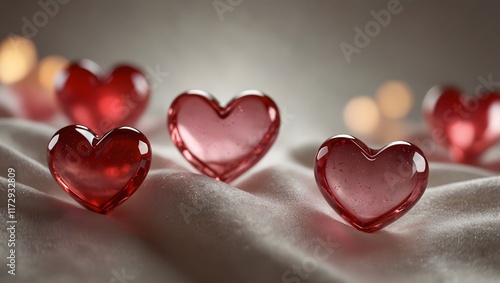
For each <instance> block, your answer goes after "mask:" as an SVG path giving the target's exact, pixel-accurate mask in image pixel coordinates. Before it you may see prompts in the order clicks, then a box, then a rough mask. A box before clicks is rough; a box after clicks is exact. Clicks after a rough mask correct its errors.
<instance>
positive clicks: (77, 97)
mask: <svg viewBox="0 0 500 283" xmlns="http://www.w3.org/2000/svg"><path fill="white" fill-rule="evenodd" d="M97 73H99V67H98V66H97V65H96V64H95V63H93V62H91V61H88V60H83V61H80V62H76V63H72V64H70V65H69V66H68V67H67V68H66V69H65V70H64V71H62V72H60V73H59V75H58V77H57V80H56V93H57V98H58V100H59V104H60V106H61V107H62V109H63V111H64V112H65V113H66V114H67V115H68V117H69V118H70V119H71V120H72V121H73V122H74V123H75V124H82V125H85V126H87V127H89V128H90V129H92V130H93V131H94V132H96V133H98V134H100V135H101V134H103V133H105V132H107V131H109V130H110V129H113V128H116V127H120V126H132V125H134V124H135V122H136V121H137V120H138V119H139V117H140V116H141V114H142V113H143V112H144V110H145V109H146V106H147V104H148V101H149V94H150V88H149V83H148V81H147V79H146V77H145V76H144V75H143V74H142V73H141V72H140V71H139V70H137V69H135V68H133V67H130V66H118V67H116V68H115V69H114V70H113V72H111V74H109V75H108V76H105V77H100V76H99V75H98V74H97Z"/></svg>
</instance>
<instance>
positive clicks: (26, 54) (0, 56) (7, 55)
mask: <svg viewBox="0 0 500 283" xmlns="http://www.w3.org/2000/svg"><path fill="white" fill-rule="evenodd" d="M36 62H37V53H36V47H35V44H34V43H33V42H32V41H31V40H29V39H27V38H24V37H21V36H9V37H7V38H6V39H5V40H4V41H2V42H1V43H0V83H3V84H5V85H11V84H14V83H16V82H18V81H20V80H22V79H23V78H24V77H26V75H28V74H29V73H30V71H31V70H33V68H34V67H35V65H36Z"/></svg>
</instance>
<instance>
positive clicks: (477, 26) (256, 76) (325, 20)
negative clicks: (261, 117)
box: [0, 0, 500, 144]
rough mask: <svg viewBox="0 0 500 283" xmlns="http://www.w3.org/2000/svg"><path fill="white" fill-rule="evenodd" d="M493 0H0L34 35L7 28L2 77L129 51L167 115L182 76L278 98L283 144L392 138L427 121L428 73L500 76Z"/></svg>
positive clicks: (0, 14)
mask: <svg viewBox="0 0 500 283" xmlns="http://www.w3.org/2000/svg"><path fill="white" fill-rule="evenodd" d="M499 10H500V2H499V1H493V0H492V1H480V2H475V1H451V0H447V1H439V2H438V1H430V0H427V1H424V0H414V1H411V0H401V1H395V0H391V1H388V0H377V1H328V0H308V1H304V0H273V1H269V0H215V1H214V0H189V1H186V0H162V1H160V0H145V1H131V0H128V1H96V0H93V1H79V0H59V1H58V0H39V1H22V2H21V1H14V0H9V1H7V0H3V1H2V4H1V9H0V19H1V21H2V24H1V25H0V38H3V39H6V38H7V37H8V36H13V35H18V36H24V37H26V38H28V40H26V42H24V41H23V40H20V39H16V40H14V42H15V44H16V45H18V46H23V47H22V48H17V49H16V50H18V51H19V50H22V52H21V53H19V52H17V51H16V52H14V51H12V50H10V51H9V50H8V49H9V48H10V47H8V46H12V42H10V43H8V42H7V43H6V42H5V41H4V43H3V44H2V47H1V48H0V82H1V83H3V85H4V88H3V89H4V90H5V89H9V90H12V89H14V90H15V89H16V87H18V85H19V84H20V83H19V82H20V81H22V80H27V79H26V76H27V74H29V73H30V72H32V73H33V70H34V69H37V68H38V69H37V70H38V71H37V72H38V73H37V74H38V75H37V76H36V77H37V78H35V79H34V80H39V81H40V83H41V85H43V86H45V87H46V89H47V93H50V89H51V83H52V81H53V78H54V76H55V75H54V74H55V73H56V71H58V70H59V69H61V68H63V67H64V65H65V63H66V62H67V61H66V60H69V61H73V60H77V59H82V58H87V59H90V60H92V61H94V62H96V63H97V64H99V65H100V66H101V67H102V68H103V69H104V70H110V69H111V68H112V66H113V65H116V64H118V63H122V62H129V63H132V64H134V65H136V66H139V67H141V68H142V69H143V70H144V72H145V73H146V75H147V76H148V78H149V80H150V83H151V85H152V101H151V103H150V105H149V108H148V112H147V113H148V115H150V116H153V117H157V118H155V119H156V120H158V121H160V122H161V123H162V125H164V120H165V115H166V109H167V108H168V106H169V105H170V103H171V102H172V100H173V99H174V98H175V97H176V96H177V95H178V94H179V93H181V92H183V91H185V90H187V89H203V90H206V91H208V92H210V93H212V94H214V95H215V96H216V97H217V98H218V99H219V101H220V102H221V103H226V102H227V101H229V100H230V99H231V98H232V97H233V96H235V95H237V94H239V93H240V92H241V91H243V90H246V89H259V90H261V91H263V92H265V93H267V94H269V95H270V96H271V97H273V98H274V99H275V100H276V102H277V104H278V105H279V106H280V109H281V112H282V116H283V117H282V118H283V120H284V123H283V133H282V135H281V137H280V140H279V141H278V142H279V143H281V144H283V143H284V140H287V143H290V142H291V143H293V144H300V143H303V142H308V141H310V140H322V139H323V140H324V139H326V138H327V137H329V136H331V135H334V134H338V133H342V132H348V133H352V134H358V135H360V136H361V137H365V138H368V139H371V140H374V141H376V142H387V141H388V140H391V139H393V138H398V136H402V135H401V133H403V132H405V131H407V130H408V129H413V128H419V127H423V122H422V118H421V103H422V99H423V97H424V95H425V94H426V92H427V91H428V90H429V89H430V88H431V87H432V86H434V85H436V84H442V83H451V84H455V85H457V86H459V87H460V88H462V89H463V90H464V91H466V92H467V93H470V94H472V93H474V91H475V89H476V87H477V86H478V85H479V84H482V83H483V82H482V81H481V79H480V78H483V81H484V80H485V79H486V80H487V79H488V77H490V78H492V80H493V81H498V82H500V64H499V62H498V58H499V56H498V52H499V50H500V34H499V32H500V17H498V11H499ZM31 42H32V43H33V44H32V45H31ZM35 47H36V55H35V53H34V52H35V51H34V48H35ZM13 54H14V55H13ZM53 55H57V56H60V57H49V59H47V60H46V62H45V63H43V62H44V61H43V58H47V56H53ZM36 57H37V58H38V60H40V61H39V63H38V65H36V63H34V60H35V59H34V58H36ZM47 62H48V63H47ZM30 70H31V71H30ZM32 77H33V75H32ZM32 80H33V78H32ZM21 85H22V83H21ZM5 86H7V88H6V87H5ZM4 92H5V91H4ZM11 92H12V91H11ZM49 95H50V94H49ZM9 97H12V96H5V95H3V96H2V98H1V99H2V100H3V101H2V102H1V104H2V105H3V106H4V107H5V105H7V104H9V105H10V104H13V101H10V99H11V98H9ZM9 107H10V106H9Z"/></svg>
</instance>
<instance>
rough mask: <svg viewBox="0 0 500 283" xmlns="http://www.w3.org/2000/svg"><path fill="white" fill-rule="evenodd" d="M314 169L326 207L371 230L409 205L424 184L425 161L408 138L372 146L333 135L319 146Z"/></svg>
mask: <svg viewBox="0 0 500 283" xmlns="http://www.w3.org/2000/svg"><path fill="white" fill-rule="evenodd" d="M314 174H315V177H316V182H317V184H318V187H319V189H320V191H321V193H322V194H323V196H324V197H325V199H326V200H327V201H328V203H329V204H330V205H331V206H332V208H333V209H334V210H335V211H336V212H337V213H338V214H339V215H340V216H341V217H342V218H343V219H344V220H345V221H347V222H348V223H349V224H351V225H352V226H353V227H354V228H356V229H358V230H361V231H363V232H368V233H371V232H375V231H377V230H380V229H382V228H383V227H385V226H387V225H388V224H390V223H392V222H394V221H395V220H396V219H398V218H399V217H401V216H402V215H404V214H405V213H406V212H408V210H409V209H410V208H412V207H413V206H414V205H415V203H416V202H417V201H418V200H419V199H420V197H421V196H422V194H423V193H424V191H425V188H426V186H427V179H428V176H429V166H428V164H427V160H426V158H425V156H424V154H423V153H422V151H421V150H420V149H419V148H418V147H416V146H415V145H413V144H410V143H408V142H404V141H397V142H393V143H390V144H388V145H387V146H385V147H383V148H382V149H380V150H374V149H371V148H369V147H368V146H366V145H365V144H364V143H363V142H362V141H360V140H358V139H357V138H355V137H352V136H349V135H338V136H335V137H332V138H330V139H328V140H327V141H325V142H324V143H323V144H322V145H321V146H320V148H319V150H318V153H317V154H316V159H315V166H314Z"/></svg>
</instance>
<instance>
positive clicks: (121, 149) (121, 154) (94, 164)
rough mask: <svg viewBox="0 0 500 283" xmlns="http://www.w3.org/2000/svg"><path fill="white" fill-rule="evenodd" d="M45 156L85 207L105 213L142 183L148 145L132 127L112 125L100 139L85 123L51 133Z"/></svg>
mask: <svg viewBox="0 0 500 283" xmlns="http://www.w3.org/2000/svg"><path fill="white" fill-rule="evenodd" d="M47 160H48V165H49V170H50V172H51V173H52V176H53V177H54V179H55V180H56V181H57V183H58V184H59V186H61V188H63V189H64V190H65V191H66V192H67V193H68V194H69V195H70V196H71V197H73V198H74V199H75V200H76V201H78V202H79V203H80V204H81V205H83V206H85V207H86V208H88V209H90V210H92V211H95V212H98V213H103V214H106V213H109V212H111V211H112V210H113V209H115V208H116V207H117V206H118V205H120V204H121V203H122V202H124V201H125V200H127V199H128V198H129V197H130V196H131V195H132V194H133V193H134V192H135V191H136V190H137V189H138V188H139V186H140V185H141V184H142V182H143V181H144V179H145V178H146V176H147V174H148V171H149V167H150V165H151V147H150V145H149V141H148V139H147V138H146V137H145V136H144V135H143V134H142V133H141V132H139V131H138V130H136V129H134V128H130V127H121V128H117V129H113V130H111V131H109V132H108V133H106V134H105V135H104V136H103V137H102V138H100V139H99V138H98V137H97V136H96V135H95V134H94V133H93V132H92V131H90V130H89V129H88V128H87V127H84V126H80V125H71V126H67V127H64V128H62V129H60V130H59V131H57V132H56V133H55V134H54V136H53V137H52V139H51V140H50V142H49V145H48V149H47Z"/></svg>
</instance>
